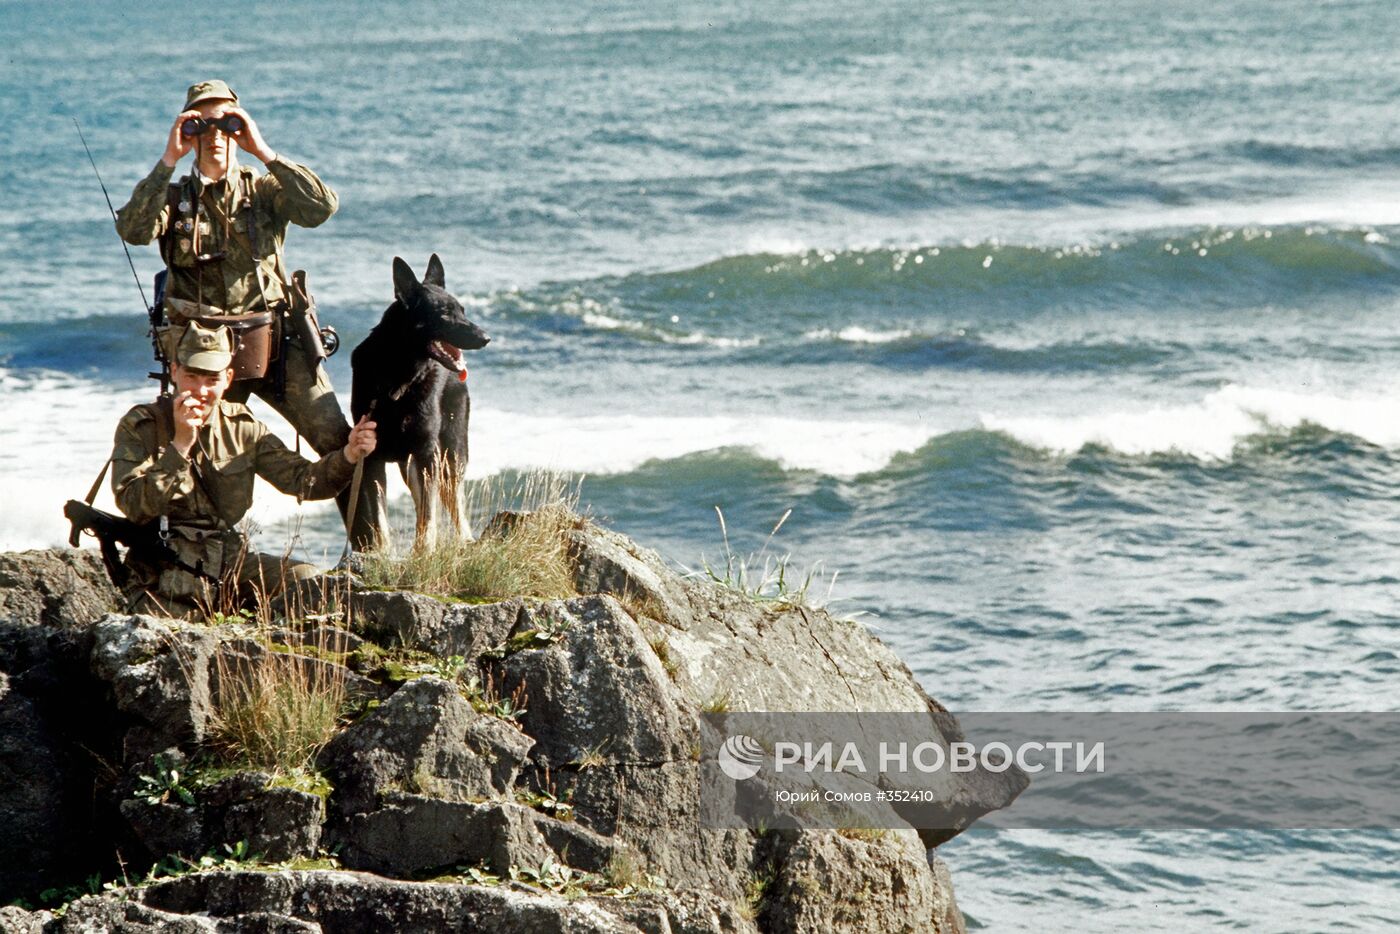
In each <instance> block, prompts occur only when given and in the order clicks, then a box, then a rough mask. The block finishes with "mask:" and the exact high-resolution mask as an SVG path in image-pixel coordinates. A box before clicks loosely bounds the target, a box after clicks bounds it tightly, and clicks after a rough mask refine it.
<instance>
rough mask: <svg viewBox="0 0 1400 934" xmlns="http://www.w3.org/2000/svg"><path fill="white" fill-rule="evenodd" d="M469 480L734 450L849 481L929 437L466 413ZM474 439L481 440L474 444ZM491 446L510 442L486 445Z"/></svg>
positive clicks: (711, 421)
mask: <svg viewBox="0 0 1400 934" xmlns="http://www.w3.org/2000/svg"><path fill="white" fill-rule="evenodd" d="M472 432H473V442H472V471H471V472H472V474H473V475H481V474H490V473H495V472H497V471H500V470H504V469H520V468H532V467H539V468H545V469H551V470H568V471H575V472H580V473H588V474H609V473H622V472H626V471H629V470H634V469H636V468H637V467H639V466H641V465H642V464H644V463H646V462H647V461H650V460H669V459H672V458H677V457H683V456H685V455H687V454H695V453H699V452H702V451H712V450H716V449H719V448H726V447H738V448H744V449H747V450H750V451H753V452H754V453H755V454H757V455H758V456H760V457H766V458H770V459H772V460H774V461H777V462H778V463H779V464H781V465H782V466H783V467H785V468H788V469H792V470H813V471H817V472H820V473H826V474H831V475H834V476H854V475H856V474H860V473H865V472H868V471H872V470H878V469H880V468H881V467H883V466H885V465H886V464H887V463H889V461H890V459H891V458H892V457H894V455H895V454H897V453H900V452H903V451H914V450H917V449H918V448H919V447H920V446H921V445H923V444H924V443H925V442H926V441H928V439H929V438H931V437H933V436H934V435H935V434H937V432H936V431H934V430H932V429H928V428H923V427H920V426H917V425H904V424H898V423H894V422H883V421H857V420H851V421H841V420H835V421H817V420H807V419H797V418H779V417H773V416H765V417H750V416H737V415H703V416H696V415H682V416H666V415H628V414H618V415H590V416H584V417H570V416H562V415H532V414H524V413H516V412H502V411H493V410H490V409H486V410H480V411H478V410H476V409H473V411H472ZM477 439H481V440H477ZM492 439H509V443H508V444H502V443H499V440H498V443H496V444H493V443H492Z"/></svg>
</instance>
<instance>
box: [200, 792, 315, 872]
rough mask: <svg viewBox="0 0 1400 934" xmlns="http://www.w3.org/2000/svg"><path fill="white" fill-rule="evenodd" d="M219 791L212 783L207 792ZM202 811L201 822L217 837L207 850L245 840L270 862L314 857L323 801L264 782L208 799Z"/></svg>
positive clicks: (251, 851)
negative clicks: (203, 816)
mask: <svg viewBox="0 0 1400 934" xmlns="http://www.w3.org/2000/svg"><path fill="white" fill-rule="evenodd" d="M255 774H256V773H255ZM267 777H269V778H270V776H267ZM221 784H222V783H221ZM218 789H219V786H218V785H215V786H214V787H213V788H211V789H209V790H210V792H213V793H216V794H217V792H218ZM210 797H211V798H212V797H213V795H211V796H210ZM216 801H217V803H216ZM205 813H206V815H207V816H206V818H205V825H206V826H207V827H214V828H218V829H217V830H216V831H215V836H216V837H218V838H219V839H210V840H209V846H208V847H206V849H214V848H215V847H216V846H218V845H220V844H228V845H236V844H238V843H240V842H245V843H247V844H248V852H249V853H252V854H255V855H257V856H259V857H261V858H262V859H265V860H269V861H271V862H281V861H283V860H288V859H295V858H297V857H299V856H313V855H315V853H316V850H317V847H318V846H319V844H320V842H321V823H322V821H323V820H324V817H325V811H324V806H323V803H322V801H321V799H320V798H319V797H317V796H316V795H313V794H310V793H308V792H305V791H297V790H296V789H294V788H268V787H267V783H266V781H264V782H263V783H262V787H260V788H258V789H256V790H246V791H241V793H240V794H238V795H236V796H235V795H228V796H225V797H224V798H223V799H222V800H219V799H215V800H209V801H208V802H207V803H205Z"/></svg>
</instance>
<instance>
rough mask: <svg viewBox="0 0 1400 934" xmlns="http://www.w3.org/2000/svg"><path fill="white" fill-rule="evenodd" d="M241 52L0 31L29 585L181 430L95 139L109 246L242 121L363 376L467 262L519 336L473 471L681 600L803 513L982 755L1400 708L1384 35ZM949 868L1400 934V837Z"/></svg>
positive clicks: (970, 9)
mask: <svg viewBox="0 0 1400 934" xmlns="http://www.w3.org/2000/svg"><path fill="white" fill-rule="evenodd" d="M219 14H220V15H218V16H214V15H212V14H207V13H200V14H198V15H193V14H192V13H191V11H190V9H189V8H187V7H185V6H182V5H175V4H169V3H154V4H146V5H143V6H140V7H139V8H138V7H136V6H131V5H121V6H114V5H108V4H97V3H89V4H84V3H73V4H64V5H48V4H38V3H29V2H10V3H6V4H0V34H3V35H5V36H6V39H7V50H6V52H5V53H4V55H3V56H0V99H2V100H3V101H4V107H3V108H2V109H0V269H3V270H4V273H5V275H3V276H0V433H3V434H4V436H5V437H6V439H7V443H6V445H5V446H4V447H3V448H0V471H3V473H4V476H5V478H6V482H5V484H4V488H3V489H0V517H3V518H0V547H4V548H18V547H34V546H40V545H47V544H53V543H57V542H58V541H59V540H60V539H61V538H62V536H63V528H62V526H61V519H60V518H59V509H60V504H61V503H62V501H63V500H64V499H66V498H68V497H69V496H72V495H75V494H76V493H80V492H82V491H83V490H84V489H85V488H86V485H87V484H88V483H89V482H90V480H91V477H92V476H93V475H94V474H95V473H96V471H97V469H98V467H99V466H100V465H101V463H102V460H103V458H104V457H105V453H106V452H105V448H106V446H107V444H108V443H109V439H110V433H111V429H112V425H113V424H114V423H115V420H116V418H117V417H118V416H119V415H120V413H121V412H122V411H123V410H124V409H125V407H126V406H128V405H130V404H132V403H133V402H135V401H140V400H141V399H143V398H145V397H147V396H148V395H149V394H150V393H151V392H152V385H153V384H151V383H149V382H148V381H146V380H144V377H143V374H144V372H145V370H146V368H147V367H148V365H149V361H148V350H147V345H146V343H145V337H144V322H143V318H142V312H141V304H140V299H138V297H137V295H136V294H135V291H136V285H135V283H134V282H133V280H132V278H131V274H130V271H129V270H128V269H127V268H126V265H125V259H124V257H123V256H122V253H121V249H120V246H119V245H118V243H117V240H116V237H115V236H114V235H113V233H112V231H111V226H110V219H109V218H107V215H106V207H105V205H104V204H103V202H102V195H101V192H100V190H99V188H98V186H97V183H96V180H95V179H94V178H93V175H92V169H91V167H90V166H89V165H88V163H87V160H86V156H85V155H84V154H83V152H82V149H81V146H80V145H79V143H78V139H77V135H76V132H75V131H74V128H73V118H77V119H78V120H79V121H80V122H81V124H82V127H83V130H84V132H85V133H86V134H87V137H88V139H89V141H90V143H91V144H92V147H93V151H94V155H95V157H96V159H97V161H98V165H99V167H100V168H101V170H102V172H103V175H104V177H105V179H106V181H107V184H108V187H109V188H110V189H111V191H112V194H113V197H114V199H115V200H116V202H117V203H118V204H120V203H121V202H123V201H124V200H125V198H126V195H127V193H128V192H129V190H130V187H131V185H132V184H134V182H135V181H136V180H137V179H139V178H140V177H141V176H142V175H144V174H145V172H146V171H147V170H148V169H149V167H150V166H151V165H152V164H153V163H154V162H155V161H156V159H157V158H158V157H159V156H160V153H161V150H162V148H163V140H164V135H165V133H166V131H167V129H168V126H169V121H170V120H171V119H172V118H173V115H174V113H175V112H176V109H177V106H178V104H179V102H180V100H181V93H182V91H183V88H184V87H185V86H186V85H187V84H188V83H190V82H192V81H194V80H197V79H199V78H203V77H207V76H210V75H219V76H223V77H226V78H227V79H228V80H229V82H230V83H231V84H232V85H233V86H234V87H235V88H236V89H238V91H239V93H240V94H241V95H242V98H243V102H244V104H245V105H246V106H247V107H248V109H249V110H250V112H251V113H252V114H253V116H254V117H255V118H256V119H257V120H258V121H259V123H260V125H261V126H262V129H263V132H264V134H265V136H266V137H267V139H268V140H269V142H270V143H271V145H272V146H273V147H274V148H276V149H278V150H279V151H282V152H283V153H285V154H286V155H287V156H288V157H290V158H293V159H296V160H299V161H304V162H306V163H308V164H310V165H311V166H312V167H314V168H315V169H316V170H317V171H318V172H319V173H320V174H321V175H322V177H323V178H325V179H326V180H327V181H328V182H329V183H330V184H332V185H333V186H334V187H335V188H336V189H337V190H338V191H339V193H340V195H341V203H342V207H341V210H340V212H339V213H338V214H337V215H336V216H335V217H334V218H332V219H331V221H329V222H328V223H327V224H326V225H325V226H324V227H322V228H320V229H317V230H313V231H302V230H293V231H292V234H291V236H290V238H289V246H288V258H289V260H290V261H291V264H292V265H293V266H294V267H304V268H306V269H308V270H309V271H310V274H311V281H312V283H313V287H314V290H315V292H316V294H317V297H318V300H319V302H320V305H321V307H322V310H323V313H324V314H325V315H326V316H327V317H328V318H330V319H331V320H332V321H333V322H334V324H335V325H336V326H337V327H339V328H340V330H341V332H342V334H343V335H344V336H345V337H346V339H347V343H349V344H353V343H354V342H355V341H357V340H358V339H359V338H360V337H362V336H363V335H364V334H365V333H366V332H367V331H368V329H369V328H370V327H371V326H372V325H373V324H374V323H375V321H376V320H377V318H378V315H379V313H380V312H381V311H382V309H383V308H384V306H385V305H387V304H388V302H389V300H390V284H389V266H390V261H391V259H392V258H393V257H394V256H396V255H401V256H404V257H406V258H408V259H409V260H410V262H412V263H413V265H414V266H415V267H416V268H418V269H420V270H421V268H422V267H423V265H424V263H425V262H426V260H427V257H428V255H429V254H430V253H432V252H437V253H439V254H440V255H441V256H442V258H443V261H444V263H445V265H446V268H447V279H448V284H449V286H450V287H451V288H452V289H454V290H455V291H456V292H457V293H458V294H459V295H461V296H462V297H463V299H464V301H465V302H466V304H467V305H468V308H469V313H470V314H471V315H472V317H473V318H474V319H475V320H476V321H477V322H478V323H479V324H481V325H482V326H483V327H484V328H485V329H486V330H487V331H488V332H489V333H490V334H491V335H492V336H493V338H494V340H493V342H492V344H491V345H490V346H489V347H488V348H487V349H486V350H484V351H482V352H480V353H477V354H474V355H472V356H471V358H470V365H471V386H472V392H473V399H474V403H475V404H474V411H473V414H474V423H473V424H474V430H473V458H474V460H473V468H472V473H473V475H475V476H486V475H488V474H492V473H495V472H498V471H517V470H524V469H528V468H531V467H537V466H548V467H554V468H558V469H565V470H571V471H575V472H581V473H586V474H587V479H586V480H584V482H583V486H582V494H583V498H584V500H585V501H586V503H587V504H588V505H589V506H591V508H592V510H593V512H594V513H595V514H596V515H598V516H600V517H605V518H607V519H608V520H610V521H611V522H613V523H614V524H615V525H616V526H617V527H618V528H620V529H622V530H623V531H626V532H628V533H629V534H631V535H633V536H634V537H635V538H637V539H638V540H640V541H641V542H643V543H644V544H647V545H650V546H652V547H655V548H658V549H659V550H661V551H662V552H663V553H664V554H666V555H667V556H669V557H670V558H672V559H673V560H675V561H677V562H679V563H682V564H685V565H687V566H690V567H698V566H700V565H701V563H702V562H703V561H707V560H708V561H709V562H711V563H714V562H716V561H719V560H722V554H723V544H722V541H721V535H720V528H719V524H718V521H717V519H716V516H715V512H714V507H715V506H719V507H721V509H722V510H723V512H724V516H725V519H726V522H727V526H728V530H729V536H730V542H731V546H732V548H733V549H734V550H735V551H738V552H740V553H747V552H749V551H753V550H758V549H760V548H762V547H763V545H764V539H765V537H766V536H767V534H768V532H769V530H770V529H771V528H772V527H773V525H774V524H775V523H776V522H777V521H778V520H779V519H780V518H781V517H782V516H783V514H784V513H785V512H787V510H789V509H791V510H792V513H791V516H790V517H789V518H788V520H787V521H786V523H785V524H784V525H783V528H782V529H781V531H780V532H779V533H778V535H777V536H776V538H775V539H774V541H773V543H772V544H771V545H769V546H768V554H769V555H778V556H781V555H785V554H790V555H791V562H792V564H793V566H794V567H796V568H802V569H805V568H807V567H809V566H811V565H813V564H815V563H817V562H821V563H822V564H823V566H824V568H825V570H826V572H827V576H826V577H825V578H823V581H822V582H820V583H819V584H818V585H817V586H818V587H820V588H821V590H822V592H823V593H825V590H826V586H827V582H829V576H830V573H831V572H833V571H839V576H838V578H837V580H836V582H835V584H834V586H832V588H831V596H832V598H833V599H834V601H835V604H834V605H835V607H836V608H837V609H838V610H841V611H844V612H848V613H860V614H864V615H862V616H860V618H861V619H862V620H863V621H864V622H865V623H866V624H867V625H868V626H869V627H870V628H871V629H872V630H874V631H875V632H877V633H878V634H879V635H880V636H881V637H882V638H884V639H886V640H887V641H889V642H890V643H891V644H892V645H893V646H894V647H895V648H896V649H897V651H898V652H899V653H900V654H901V656H902V657H903V658H904V659H905V660H906V661H907V662H908V663H909V665H910V667H911V668H912V669H913V670H914V672H915V673H916V674H917V675H918V677H919V678H920V679H921V681H922V682H923V684H924V685H925V686H926V687H927V689H928V690H929V692H930V693H931V694H933V695H934V696H935V697H937V698H939V699H940V700H941V701H943V702H944V703H945V704H947V705H948V706H949V707H951V708H953V709H954V710H957V709H965V710H974V709H981V710H1018V709H1020V710H1042V709H1060V710H1115V709H1116V710H1125V709H1132V710H1154V709H1214V708H1230V709H1259V710H1273V709H1293V710H1309V709H1316V710H1333V709H1337V710H1368V709H1369V710H1391V709H1395V705H1396V702H1397V699H1400V697H1398V696H1397V688H1396V685H1397V683H1398V682H1397V677H1398V676H1400V664H1397V657H1400V625H1397V622H1396V618H1397V600H1396V593H1397V585H1400V573H1397V571H1396V562H1395V555H1396V554H1397V547H1400V500H1397V498H1396V497H1395V495H1394V491H1395V489H1396V488H1397V485H1400V418H1397V403H1400V377H1397V375H1396V374H1397V373H1400V337H1398V336H1397V335H1398V334H1400V330H1397V328H1396V325H1395V322H1396V320H1397V312H1400V246H1397V245H1396V242H1397V238H1400V171H1398V170H1400V137H1398V136H1397V134H1396V131H1395V115H1396V113H1397V112H1400V111H1398V110H1397V105H1400V90H1397V89H1398V88H1400V64H1397V61H1396V57H1395V54H1394V50H1395V48H1396V47H1397V46H1400V19H1397V17H1395V15H1394V11H1393V9H1392V8H1391V6H1390V5H1388V4H1385V3H1380V2H1356V3H1330V4H1318V3H1303V2H1279V3H1272V4H1257V3H1216V4H1210V5H1208V6H1206V5H1186V4H1163V3H1158V2H1151V3H1149V2H1139V0H1129V2H1123V3H1119V4H1114V5H1111V6H1109V5H1104V4H1090V3H1085V2H1069V3H1061V4H1054V5H1052V6H1046V5H1043V4H1030V3H1011V4H998V5H995V7H992V6H988V5H986V4H971V3H950V4H943V5H940V6H939V7H938V8H936V9H935V8H933V7H929V6H928V5H926V4H914V3H896V2H875V3H866V4H861V5H859V6H857V7H852V6H850V5H842V4H835V3H829V2H826V3H797V4H785V5H782V6H781V7H779V6H778V5H776V4H775V5H771V7H769V6H759V5H754V4H739V3H724V4H710V5H706V6H704V7H703V8H702V7H694V8H683V9H677V10H672V9H664V8H661V7H658V6H655V5H643V4H606V5H604V4H597V3H591V2H585V3H573V4H543V5H542V4H529V5H521V6H519V7H517V6H516V5H480V6H465V5H461V4H450V3H429V2H421V0H419V2H408V3H402V4H398V5H395V6H393V7H386V6H385V5H383V4H377V3H376V4H370V3H363V2H346V3H341V4H338V5H335V6H325V5H315V6H313V5H311V4H308V3H304V2H286V3H282V4H279V5H276V6H273V5H256V6H253V7H242V6H240V5H238V4H233V5H231V6H230V5H224V6H223V7H221V8H220V10H219ZM135 258H136V264H137V269H138V270H139V273H140V278H141V280H142V281H144V282H148V281H149V278H150V275H151V274H152V273H153V272H154V271H155V270H156V269H157V268H158V260H157V259H156V257H155V255H154V251H153V250H152V249H150V248H143V249H138V250H136V251H135ZM347 368H348V354H342V355H341V356H339V357H337V358H336V359H335V360H333V361H332V365H331V375H332V378H333V380H334V382H335V383H336V385H337V386H340V387H342V388H345V387H348V385H349V373H348V369H347ZM261 500H262V502H260V505H259V509H260V510H261V512H260V513H259V515H258V517H257V518H258V520H259V522H260V523H261V524H262V525H263V533H262V540H263V542H264V544H265V545H266V546H267V547H269V548H280V547H281V544H282V543H284V542H285V541H286V539H287V536H288V534H290V533H291V532H293V531H295V532H296V533H297V534H298V535H299V536H300V543H301V546H300V547H301V548H302V549H303V551H304V552H305V553H307V554H310V555H312V556H321V557H325V556H329V557H330V559H331V560H334V557H335V556H336V555H337V554H338V552H339V547H340V542H339V540H338V538H337V536H336V534H335V533H336V528H337V523H336V520H335V518H334V516H333V514H331V513H329V512H328V511H327V509H326V508H325V507H324V506H312V505H308V506H306V507H304V508H301V509H296V508H295V507H294V506H292V505H291V504H290V503H289V502H287V501H283V500H279V499H278V498H277V497H276V494H274V493H272V492H271V491H270V490H265V491H263V494H262V496H261ZM397 510H398V513H399V515H400V516H403V515H405V512H406V510H405V507H404V505H403V503H402V502H401V501H400V502H399V503H397ZM941 852H942V854H943V856H944V858H945V859H946V860H947V861H948V862H949V864H950V866H951V868H952V871H953V876H954V880H955V883H956V886H957V891H958V898H959V901H960V903H961V905H962V907H963V908H964V910H965V911H966V912H967V914H968V917H969V921H970V923H971V924H973V925H974V926H977V927H979V928H980V929H985V930H993V931H1015V930H1025V929H1031V928H1036V929H1051V930H1076V931H1119V930H1144V931H1148V930H1150V931H1181V930H1196V929H1208V928H1250V929H1260V930H1278V931H1297V930H1347V931H1369V930H1385V929H1392V928H1395V927H1397V926H1400V870H1397V869H1396V866H1397V865H1400V858H1398V857H1400V837H1397V835H1396V834H1394V833H1377V832H1367V833H1361V832H1356V833H1340V832H1328V833H1322V832H1289V833H1285V832H1278V833H1243V832H1241V833H1204V832H1189V833H1188V832H1179V833H1150V834H1149V833H1141V834H1138V833H1119V834H1100V833H1096V834H1072V833H1050V832H1032V831H1016V832H1011V831H1006V832H998V833H992V832H980V831H977V830H974V831H973V832H971V833H969V834H966V835H964V836H963V837H961V838H959V839H957V840H955V841H954V842H952V843H950V844H948V845H946V846H944V847H943V848H941Z"/></svg>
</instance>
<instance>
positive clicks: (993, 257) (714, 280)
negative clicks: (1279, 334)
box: [606, 226, 1400, 305]
mask: <svg viewBox="0 0 1400 934" xmlns="http://www.w3.org/2000/svg"><path fill="white" fill-rule="evenodd" d="M1375 279H1383V280H1385V281H1386V282H1387V283H1389V284H1390V285H1400V252H1397V250H1396V249H1395V248H1394V247H1393V246H1392V245H1391V244H1390V243H1389V240H1388V238H1386V237H1385V236H1384V234H1383V233H1378V232H1377V231H1373V230H1369V229H1363V228H1334V227H1327V226H1289V227H1282V228H1269V227H1242V228H1215V227H1204V228H1196V229H1186V230H1180V231H1176V232H1156V233H1152V234H1146V235H1142V236H1137V237H1133V238H1124V239H1122V240H1115V239H1108V240H1106V241H1103V242H1098V241H1085V242H1078V243H1066V244H1062V245H1058V246H1028V245H1017V244H1012V243H1003V242H1001V241H997V240H990V241H986V242H976V243H958V244H951V245H948V244H945V245H941V246H940V245H932V246H911V247H904V248H893V247H879V248H869V249H841V250H825V249H811V250H804V251H800V252H796V253H760V254H745V255H738V256H728V257H724V258H722V259H717V260H714V261H713V262H710V263H706V264H704V265H702V266H698V267H694V268H691V269H684V270H678V271H675V272H664V273H651V274H639V275H634V276H630V277H627V278H625V279H621V280H614V281H610V282H607V283H606V284H607V286H608V291H609V292H610V293H612V294H616V295H618V296H619V298H620V299H621V300H622V301H623V303H624V304H627V303H628V300H629V299H631V300H633V301H637V302H638V303H643V304H645V303H646V302H648V301H650V302H657V303H664V304H666V305H677V304H679V305H685V304H701V303H708V304H711V305H713V304H715V303H725V302H736V301H744V302H753V301H755V300H766V301H779V300H785V299H787V300H797V301H799V302H806V303H810V302H811V301H812V300H815V301H818V302H820V301H822V300H823V299H825V298H830V297H832V296H847V295H849V294H850V293H865V294H867V295H870V296H871V297H876V296H878V297H880V298H883V297H885V296H887V295H889V294H891V293H900V292H903V293H906V294H908V295H910V296H911V297H912V296H915V295H927V296H934V295H950V296H951V295H955V294H956V293H967V294H969V295H985V294H991V293H997V292H1000V293H1004V294H1006V295H1007V296H1008V297H1010V298H1016V299H1020V300H1026V299H1031V300H1034V297H1035V294H1037V293H1039V294H1044V293H1045V292H1046V291H1047V290H1048V291H1049V292H1051V293H1065V292H1068V291H1073V292H1076V293H1080V297H1081V299H1082V300H1084V301H1086V302H1090V303H1098V302H1101V301H1103V300H1107V301H1109V302H1120V303H1121V302H1122V301H1123V299H1124V298H1125V297H1128V296H1131V295H1133V294H1152V295H1156V296H1165V295H1168V294H1171V293H1177V292H1180V291H1181V290H1183V289H1192V288H1196V287H1200V286H1203V285H1205V286H1210V287H1212V288H1216V287H1223V288H1224V290H1225V295H1226V297H1229V296H1231V295H1233V294H1235V293H1237V292H1239V291H1240V290H1242V289H1243V290H1246V291H1249V292H1257V291H1260V290H1261V289H1263V290H1266V291H1268V292H1269V293H1271V294H1273V295H1275V296H1286V294H1287V293H1286V292H1283V291H1281V288H1282V287H1283V286H1284V285H1292V286H1295V287H1297V288H1303V289H1307V290H1309V291H1314V290H1316V289H1317V288H1318V287H1320V286H1326V285H1331V286H1337V285H1356V284H1360V283H1365V284H1368V285H1369V280H1375ZM1090 290H1102V291H1101V292H1100V294H1101V295H1102V298H1101V299H1096V297H1095V294H1094V293H1093V292H1091V291H1090Z"/></svg>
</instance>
